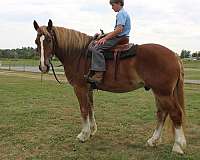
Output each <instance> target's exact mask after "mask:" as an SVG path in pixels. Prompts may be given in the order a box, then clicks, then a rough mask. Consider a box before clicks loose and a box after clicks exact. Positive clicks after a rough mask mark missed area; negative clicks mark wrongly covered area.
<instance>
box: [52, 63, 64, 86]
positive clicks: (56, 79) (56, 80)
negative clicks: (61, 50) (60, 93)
mask: <svg viewBox="0 0 200 160" xmlns="http://www.w3.org/2000/svg"><path fill="white" fill-rule="evenodd" d="M49 63H50V65H51V68H52V71H53V75H54V77H55V79H56V81H57V82H58V83H59V84H62V83H61V82H60V81H59V80H58V77H57V76H56V73H55V70H54V67H53V64H52V63H51V61H49Z"/></svg>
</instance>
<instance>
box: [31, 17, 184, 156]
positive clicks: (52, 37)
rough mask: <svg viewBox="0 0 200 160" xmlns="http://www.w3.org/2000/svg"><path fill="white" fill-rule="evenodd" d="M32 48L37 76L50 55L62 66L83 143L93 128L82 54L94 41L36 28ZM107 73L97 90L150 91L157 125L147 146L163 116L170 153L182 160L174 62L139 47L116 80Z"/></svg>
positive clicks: (164, 51)
mask: <svg viewBox="0 0 200 160" xmlns="http://www.w3.org/2000/svg"><path fill="white" fill-rule="evenodd" d="M33 25H34V28H35V30H36V31H37V38H36V40H35V43H36V45H37V49H38V52H39V53H40V65H39V68H40V70H41V72H44V73H46V72H48V71H49V67H50V65H49V63H50V62H49V61H50V59H51V58H52V57H53V56H54V55H55V56H56V57H57V58H58V59H59V60H60V62H61V63H62V65H63V67H64V71H65V75H66V78H67V80H68V82H69V83H70V84H71V85H72V86H73V88H74V92H75V94H76V96H77V98H78V101H79V104H80V111H81V117H82V130H81V132H80V134H78V136H77V138H78V139H79V140H80V141H82V142H84V141H86V140H88V139H89V138H90V136H92V135H94V134H95V132H96V131H97V125H96V122H95V116H94V106H93V90H91V89H90V87H89V86H90V85H88V83H87V82H86V80H85V79H84V75H85V74H87V73H88V71H89V68H90V60H89V59H87V58H86V54H87V48H88V45H89V44H90V42H91V41H92V39H93V37H92V36H89V35H87V34H84V33H81V32H79V31H75V30H72V29H67V28H64V27H56V26H53V23H52V21H51V20H49V22H48V26H39V25H38V24H37V22H36V21H34V22H33ZM106 69H107V70H106V72H105V74H104V80H103V83H101V84H99V85H98V89H99V90H104V91H109V92H116V93H122V92H129V91H132V90H136V89H138V88H141V87H144V86H148V87H149V88H151V90H152V92H153V94H154V96H155V101H156V107H157V125H156V128H155V131H154V133H153V135H152V137H151V138H150V139H149V140H148V141H147V144H148V145H149V146H155V145H156V144H157V143H158V141H159V139H160V137H161V132H162V128H163V125H164V122H165V119H166V117H167V115H169V117H170V118H171V120H172V125H173V128H174V137H175V142H174V145H173V149H172V151H174V152H177V153H181V154H183V153H184V152H183V150H184V149H185V147H186V139H185V135H184V130H183V122H184V113H185V112H184V88H183V87H184V82H183V81H184V72H183V65H182V63H181V61H180V59H179V58H178V56H177V55H176V54H175V53H174V52H173V51H171V50H169V49H168V48H166V47H164V46H161V45H158V44H142V45H138V47H137V54H136V56H134V57H131V58H127V59H123V60H120V63H119V66H118V72H117V79H115V78H114V77H115V75H114V72H115V67H114V61H112V60H110V61H107V62H106Z"/></svg>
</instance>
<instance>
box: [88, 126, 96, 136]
mask: <svg viewBox="0 0 200 160" xmlns="http://www.w3.org/2000/svg"><path fill="white" fill-rule="evenodd" d="M96 132H97V126H96V125H95V126H94V127H92V128H91V135H90V136H94V135H95V133H96Z"/></svg>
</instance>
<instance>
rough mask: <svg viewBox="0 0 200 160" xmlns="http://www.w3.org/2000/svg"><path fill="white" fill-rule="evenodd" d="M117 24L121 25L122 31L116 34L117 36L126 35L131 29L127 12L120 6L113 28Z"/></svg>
mask: <svg viewBox="0 0 200 160" xmlns="http://www.w3.org/2000/svg"><path fill="white" fill-rule="evenodd" d="M118 25H122V26H123V31H122V32H121V33H119V34H118V36H128V35H129V32H130V30H131V20H130V16H129V15H128V13H127V12H126V11H125V10H124V9H123V8H122V9H121V10H120V11H119V12H118V13H117V15H116V24H115V28H116V27H117V26H118Z"/></svg>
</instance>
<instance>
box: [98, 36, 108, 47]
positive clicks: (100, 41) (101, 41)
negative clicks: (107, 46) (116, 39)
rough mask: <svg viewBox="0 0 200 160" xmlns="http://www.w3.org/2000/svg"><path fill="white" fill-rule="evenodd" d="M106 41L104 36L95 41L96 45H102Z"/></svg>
mask: <svg viewBox="0 0 200 160" xmlns="http://www.w3.org/2000/svg"><path fill="white" fill-rule="evenodd" d="M106 41H107V39H106V38H105V37H103V38H101V39H100V40H98V41H97V45H102V44H104V43H105V42H106Z"/></svg>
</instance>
